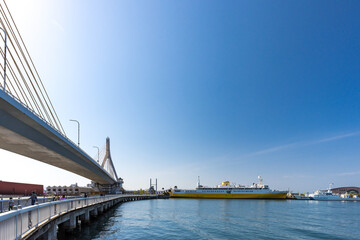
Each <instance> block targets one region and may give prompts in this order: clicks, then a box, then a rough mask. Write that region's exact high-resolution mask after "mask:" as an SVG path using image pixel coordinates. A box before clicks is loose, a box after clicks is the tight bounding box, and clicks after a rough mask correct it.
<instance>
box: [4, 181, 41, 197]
mask: <svg viewBox="0 0 360 240" xmlns="http://www.w3.org/2000/svg"><path fill="white" fill-rule="evenodd" d="M32 192H35V193H36V194H38V195H42V194H43V193H44V186H43V185H38V184H28V183H15V182H4V181H0V194H3V195H31V193H32Z"/></svg>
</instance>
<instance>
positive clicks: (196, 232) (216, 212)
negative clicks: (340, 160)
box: [58, 199, 360, 240]
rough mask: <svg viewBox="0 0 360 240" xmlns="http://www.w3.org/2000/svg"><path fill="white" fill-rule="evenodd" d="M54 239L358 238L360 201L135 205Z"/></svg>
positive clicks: (145, 202) (182, 201)
mask: <svg viewBox="0 0 360 240" xmlns="http://www.w3.org/2000/svg"><path fill="white" fill-rule="evenodd" d="M58 239H67V240H75V239H78V240H84V239H360V202H341V201H303V200H230V199H229V200H226V199H224V200H215V199H204V200H203V199H157V200H143V201H134V202H127V203H123V204H121V205H118V206H116V207H114V208H112V209H111V210H109V211H107V212H106V213H104V214H103V215H100V216H99V217H98V218H96V219H93V220H92V221H91V223H90V224H88V225H82V226H81V228H80V229H78V230H76V231H75V232H73V234H71V235H70V234H67V233H64V232H59V233H58Z"/></svg>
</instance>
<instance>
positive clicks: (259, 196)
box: [170, 192, 287, 199]
mask: <svg viewBox="0 0 360 240" xmlns="http://www.w3.org/2000/svg"><path fill="white" fill-rule="evenodd" d="M286 195H287V192H275V193H253V194H251V193H244V194H229V193H175V192H173V193H170V197H171V198H213V199H285V198H286Z"/></svg>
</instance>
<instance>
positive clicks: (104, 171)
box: [0, 1, 122, 192]
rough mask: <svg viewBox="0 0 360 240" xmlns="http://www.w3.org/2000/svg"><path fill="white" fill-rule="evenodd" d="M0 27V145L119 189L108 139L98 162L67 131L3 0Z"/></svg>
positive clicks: (104, 187) (112, 189)
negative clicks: (104, 151) (70, 137)
mask: <svg viewBox="0 0 360 240" xmlns="http://www.w3.org/2000/svg"><path fill="white" fill-rule="evenodd" d="M0 27H1V29H0V30H2V31H0V34H1V38H0V55H1V57H2V60H3V61H1V60H0V61H1V63H0V75H1V77H2V80H3V81H0V89H1V90H0V148H2V149H5V150H8V151H11V152H14V153H17V154H20V155H23V156H26V157H30V158H32V159H36V160H38V161H41V162H44V163H47V164H50V165H53V166H56V167H59V168H62V169H65V170H68V171H70V172H73V173H75V174H78V175H80V176H83V177H85V178H88V179H91V180H93V181H94V183H95V185H96V186H97V187H98V188H99V191H107V192H116V191H119V190H120V187H121V183H122V179H121V178H118V176H117V173H116V170H115V167H114V164H113V162H112V159H111V155H110V140H109V139H107V142H106V154H105V156H104V158H103V161H102V163H99V162H97V161H95V160H94V159H93V158H92V157H90V156H89V155H88V154H87V153H86V152H85V151H83V150H82V149H81V148H80V147H79V146H78V145H76V144H75V143H74V142H72V141H71V140H70V139H69V138H68V137H67V136H66V133H65V131H64V128H63V127H62V124H61V122H60V120H59V117H58V115H57V113H56V111H55V108H54V106H53V104H52V102H51V100H50V98H49V96H48V93H47V91H46V89H45V87H44V84H43V82H42V80H41V78H40V75H39V73H38V71H37V69H36V67H35V65H34V62H33V60H32V58H31V56H30V54H29V51H28V49H27V47H26V45H25V43H24V41H23V38H22V36H21V34H20V32H19V29H18V28H17V26H16V23H15V21H14V19H13V17H12V15H11V13H10V11H9V9H8V6H7V5H6V3H5V1H3V2H1V3H0ZM2 43H3V44H2ZM0 59H1V58H0ZM0 79H1V78H0ZM98 160H99V159H98ZM31 171H36V169H32V170H31Z"/></svg>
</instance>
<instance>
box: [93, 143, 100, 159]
mask: <svg viewBox="0 0 360 240" xmlns="http://www.w3.org/2000/svg"><path fill="white" fill-rule="evenodd" d="M93 148H97V150H98V161H97V162H98V163H99V160H100V159H99V153H100V149H99V147H97V146H93Z"/></svg>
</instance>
